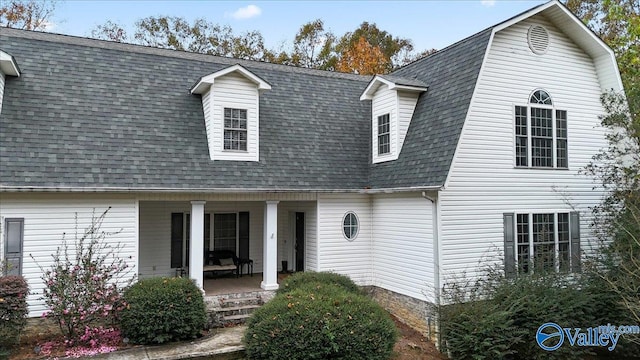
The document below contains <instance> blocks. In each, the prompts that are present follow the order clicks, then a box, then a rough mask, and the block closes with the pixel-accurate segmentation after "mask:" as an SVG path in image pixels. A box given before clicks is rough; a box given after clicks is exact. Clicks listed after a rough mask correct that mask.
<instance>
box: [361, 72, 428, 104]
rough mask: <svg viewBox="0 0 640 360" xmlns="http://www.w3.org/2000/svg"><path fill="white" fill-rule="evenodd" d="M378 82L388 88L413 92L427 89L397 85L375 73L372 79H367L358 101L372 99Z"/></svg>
mask: <svg viewBox="0 0 640 360" xmlns="http://www.w3.org/2000/svg"><path fill="white" fill-rule="evenodd" d="M378 84H380V86H382V85H386V86H387V88H388V89H389V90H403V91H415V92H424V91H427V88H426V87H419V86H409V85H398V84H396V83H394V82H392V81H389V80H387V79H383V78H382V77H380V76H378V75H376V76H375V77H374V78H373V79H371V81H369V85H367V87H366V88H365V89H364V91H363V92H362V95H360V101H363V100H371V99H373V95H374V94H375V93H376V91H377V90H378V86H377V85H378Z"/></svg>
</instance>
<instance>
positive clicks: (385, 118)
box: [378, 114, 391, 155]
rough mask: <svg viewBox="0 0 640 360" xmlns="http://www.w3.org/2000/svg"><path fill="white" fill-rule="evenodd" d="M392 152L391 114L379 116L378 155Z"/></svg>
mask: <svg viewBox="0 0 640 360" xmlns="http://www.w3.org/2000/svg"><path fill="white" fill-rule="evenodd" d="M390 152H391V125H390V123H389V114H384V115H380V116H378V155H386V154H389V153H390Z"/></svg>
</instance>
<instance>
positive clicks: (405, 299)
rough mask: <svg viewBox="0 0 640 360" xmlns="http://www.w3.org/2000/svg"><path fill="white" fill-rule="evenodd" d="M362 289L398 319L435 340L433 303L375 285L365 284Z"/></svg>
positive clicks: (435, 328) (436, 313)
mask: <svg viewBox="0 0 640 360" xmlns="http://www.w3.org/2000/svg"><path fill="white" fill-rule="evenodd" d="M363 289H364V290H365V291H366V292H367V294H369V295H370V296H371V297H372V298H373V299H374V300H375V301H376V302H377V303H378V304H380V305H381V306H382V307H383V308H385V309H386V310H387V311H388V312H390V313H391V314H393V315H394V316H395V317H397V318H398V320H400V321H401V322H403V323H404V324H406V325H408V326H410V327H411V328H413V329H415V330H417V331H419V332H420V333H421V334H423V335H424V336H426V337H427V338H429V339H430V340H431V341H434V342H436V340H437V336H436V335H437V326H436V324H437V315H438V312H437V308H436V306H435V305H434V304H432V303H430V302H428V301H425V300H419V299H416V298H412V297H410V296H406V295H401V294H398V293H395V292H393V291H389V290H386V289H382V288H379V287H377V286H365V287H363Z"/></svg>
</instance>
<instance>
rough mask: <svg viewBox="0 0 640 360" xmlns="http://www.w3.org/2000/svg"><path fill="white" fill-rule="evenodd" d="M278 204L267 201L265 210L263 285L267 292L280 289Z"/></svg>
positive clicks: (261, 285)
mask: <svg viewBox="0 0 640 360" xmlns="http://www.w3.org/2000/svg"><path fill="white" fill-rule="evenodd" d="M278 203H279V201H267V202H266V205H265V208H264V245H263V254H264V255H263V261H262V267H263V269H262V283H261V284H260V287H261V288H263V289H265V290H276V289H278Z"/></svg>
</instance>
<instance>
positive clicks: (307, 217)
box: [278, 201, 317, 271]
mask: <svg viewBox="0 0 640 360" xmlns="http://www.w3.org/2000/svg"><path fill="white" fill-rule="evenodd" d="M296 212H303V213H304V222H305V239H304V244H305V246H304V247H305V250H304V251H305V259H304V267H305V270H306V271H315V270H317V261H316V257H317V249H316V247H317V241H316V234H317V231H316V203H315V202H291V201H286V202H280V203H279V204H278V268H279V269H280V270H282V266H281V261H282V260H287V261H288V262H289V268H290V269H295V263H294V262H293V260H294V246H293V245H294V243H295V233H294V231H295V213H296Z"/></svg>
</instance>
